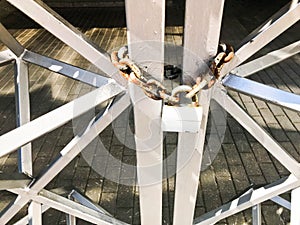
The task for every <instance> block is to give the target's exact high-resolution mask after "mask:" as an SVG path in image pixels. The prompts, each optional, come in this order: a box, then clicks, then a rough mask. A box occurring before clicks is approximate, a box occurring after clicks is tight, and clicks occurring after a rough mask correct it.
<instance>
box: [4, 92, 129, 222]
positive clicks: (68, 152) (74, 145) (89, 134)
mask: <svg viewBox="0 0 300 225" xmlns="http://www.w3.org/2000/svg"><path fill="white" fill-rule="evenodd" d="M106 97H107V98H108V96H106ZM129 104H130V100H129V96H128V95H127V94H126V95H125V96H123V97H122V98H121V99H120V100H118V101H117V102H116V103H114V104H113V105H112V106H111V108H109V109H108V110H107V111H106V112H105V113H104V114H103V115H102V116H101V117H99V118H98V117H96V118H95V119H93V120H92V121H93V123H91V125H90V126H89V127H88V128H87V129H86V130H85V131H84V132H83V133H82V136H80V137H79V136H76V137H75V138H73V140H72V141H71V142H70V143H69V144H68V145H67V146H66V147H65V148H64V149H63V150H62V151H61V157H59V158H58V159H57V160H56V161H55V162H53V163H52V164H51V166H50V167H49V168H48V169H47V170H46V171H45V172H44V174H42V175H41V176H40V177H39V178H38V179H36V180H35V182H34V183H33V184H32V186H31V187H30V188H26V189H25V191H24V193H25V194H24V195H22V196H21V195H19V196H18V197H17V198H16V200H15V201H14V202H13V204H11V205H9V206H8V207H7V208H5V209H4V210H3V211H2V213H3V214H2V215H1V217H0V224H6V223H7V222H8V221H9V220H10V219H11V218H12V217H13V216H14V215H16V214H17V213H18V211H19V210H21V209H22V208H23V207H24V206H25V205H26V203H28V201H29V200H31V199H33V198H32V196H36V195H37V193H38V192H39V191H40V190H42V189H43V188H44V187H45V186H46V185H47V184H48V183H49V182H50V181H51V180H52V179H53V178H54V177H55V176H56V175H57V174H58V173H59V172H60V171H62V170H63V169H64V168H65V167H66V166H67V165H68V164H69V163H70V162H71V161H72V160H73V159H74V158H75V157H76V156H77V155H78V154H79V153H80V152H81V151H82V150H83V149H84V148H85V147H86V146H87V145H88V144H89V143H90V142H91V141H92V140H94V138H96V137H97V136H98V135H99V133H101V132H102V131H103V130H104V129H105V128H106V127H107V126H108V125H109V124H110V123H111V122H112V121H113V120H114V119H115V118H117V117H118V116H119V115H120V114H121V113H122V112H123V111H124V110H125V109H126V108H127V107H128V106H129ZM62 152H64V154H63V153H62ZM19 191H23V190H21V189H19ZM29 195H30V196H29ZM70 214H72V213H70ZM72 215H74V214H72ZM75 216H76V215H75Z"/></svg>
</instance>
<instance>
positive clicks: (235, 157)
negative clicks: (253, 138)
mask: <svg viewBox="0 0 300 225" xmlns="http://www.w3.org/2000/svg"><path fill="white" fill-rule="evenodd" d="M222 147H223V151H224V154H225V156H226V159H227V162H228V164H229V166H230V165H241V164H242V161H241V158H240V154H239V153H238V151H237V149H236V147H235V145H234V144H223V145H222Z"/></svg>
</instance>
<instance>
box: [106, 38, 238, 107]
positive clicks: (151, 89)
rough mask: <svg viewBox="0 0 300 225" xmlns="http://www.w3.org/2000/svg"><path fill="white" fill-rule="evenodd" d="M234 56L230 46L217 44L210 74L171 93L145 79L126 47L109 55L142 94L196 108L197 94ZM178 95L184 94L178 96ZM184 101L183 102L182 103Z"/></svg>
mask: <svg viewBox="0 0 300 225" xmlns="http://www.w3.org/2000/svg"><path fill="white" fill-rule="evenodd" d="M233 56H234V50H233V47H232V46H231V45H228V44H223V43H222V44H219V46H218V52H217V55H216V57H215V58H214V59H213V60H212V61H211V64H210V71H211V73H210V74H206V75H204V76H199V77H197V79H196V84H195V85H194V86H193V87H190V86H188V85H180V86H178V87H176V88H174V89H173V90H172V91H171V92H170V91H168V90H167V88H166V87H165V86H164V85H163V84H162V83H161V82H159V81H157V80H155V79H153V78H150V79H148V78H146V77H144V75H143V72H142V71H141V70H140V68H139V67H138V66H137V65H136V64H135V63H134V62H133V61H132V60H131V59H130V58H129V56H128V49H127V47H122V48H120V49H119V51H114V52H112V54H111V61H112V63H113V64H114V66H115V67H117V68H118V70H119V73H120V74H121V75H122V76H123V77H124V78H125V79H126V80H128V81H130V82H132V83H134V84H135V85H137V86H139V87H140V88H142V90H143V91H144V93H145V94H146V95H147V96H148V97H150V98H152V99H154V100H163V101H164V102H165V103H166V104H169V105H180V104H181V103H183V104H186V102H189V101H186V100H190V103H192V105H193V106H198V100H197V93H198V92H200V91H201V90H202V89H203V88H204V87H206V86H207V87H208V88H210V87H212V86H213V85H214V83H215V82H216V80H218V79H220V72H221V70H222V68H223V66H224V64H225V63H227V62H229V61H230V60H231V59H232V58H233ZM180 93H184V94H183V95H180ZM182 99H185V101H182Z"/></svg>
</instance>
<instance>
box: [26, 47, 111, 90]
mask: <svg viewBox="0 0 300 225" xmlns="http://www.w3.org/2000/svg"><path fill="white" fill-rule="evenodd" d="M22 59H23V60H24V61H26V62H29V63H33V64H35V65H38V66H41V67H43V68H45V69H48V70H50V71H53V72H55V73H59V74H62V75H65V76H67V77H69V78H72V79H74V80H78V81H81V82H83V83H86V84H89V85H91V86H94V87H101V86H102V85H105V84H107V83H108V82H109V79H108V78H106V77H103V76H101V75H99V74H96V73H93V72H90V71H88V70H84V69H81V68H79V67H76V66H73V65H70V64H67V63H65V62H62V61H58V60H56V59H52V58H49V57H47V56H43V55H40V54H38V53H35V52H31V51H27V50H26V51H25V53H24V55H23V56H22Z"/></svg>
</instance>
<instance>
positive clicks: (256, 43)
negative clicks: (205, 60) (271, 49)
mask: <svg viewBox="0 0 300 225" xmlns="http://www.w3.org/2000/svg"><path fill="white" fill-rule="evenodd" d="M299 19H300V3H297V5H296V6H295V7H293V8H291V9H289V6H288V7H287V6H286V7H284V8H283V10H281V11H280V12H279V13H276V14H275V15H274V16H273V17H271V18H270V19H269V20H267V22H266V23H264V24H263V25H262V27H260V29H256V30H255V31H254V32H252V33H251V34H250V35H249V37H248V38H246V43H245V44H244V45H242V47H241V48H240V49H238V51H237V52H236V53H235V57H234V58H233V59H232V60H231V61H230V62H229V63H227V64H225V65H224V67H223V69H222V71H221V76H224V75H226V74H227V73H229V72H230V71H231V70H232V69H234V68H235V67H237V66H238V65H240V64H241V63H243V62H244V61H245V60H247V59H248V58H250V57H251V56H252V55H253V54H254V53H256V52H258V51H259V50H260V49H261V48H263V47H264V46H265V45H267V44H268V43H270V42H271V41H272V40H274V39H275V38H276V37H278V36H279V35H280V34H281V33H283V32H284V31H285V30H287V29H288V28H289V27H291V26H292V25H293V24H295V23H296V22H297V21H298V20H299Z"/></svg>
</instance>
